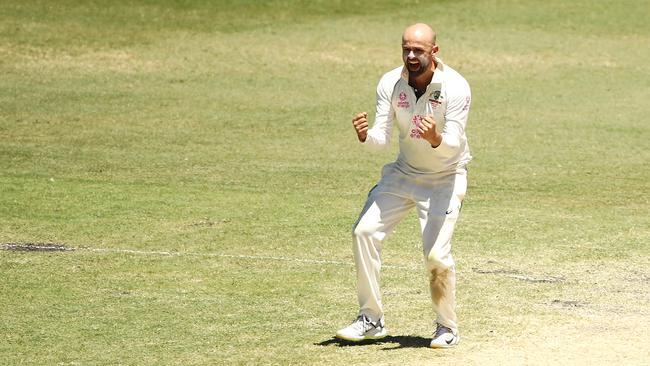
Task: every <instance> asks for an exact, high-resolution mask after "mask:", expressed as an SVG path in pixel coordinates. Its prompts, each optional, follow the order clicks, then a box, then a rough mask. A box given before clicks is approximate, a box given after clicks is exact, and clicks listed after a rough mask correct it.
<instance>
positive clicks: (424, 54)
mask: <svg viewBox="0 0 650 366" xmlns="http://www.w3.org/2000/svg"><path fill="white" fill-rule="evenodd" d="M436 52H438V45H436V32H434V31H433V29H431V27H429V26H428V25H426V24H422V23H417V24H413V25H411V26H409V27H408V28H406V30H404V34H402V59H403V60H404V66H406V68H407V69H408V71H409V78H410V79H417V80H420V82H422V83H428V82H429V81H431V77H432V75H433V72H434V70H435V68H436V58H435V55H436Z"/></svg>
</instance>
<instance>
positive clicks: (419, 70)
mask: <svg viewBox="0 0 650 366" xmlns="http://www.w3.org/2000/svg"><path fill="white" fill-rule="evenodd" d="M416 60H417V61H418V62H417V63H409V60H406V62H405V64H406V69H407V70H408V72H409V76H410V77H418V76H420V75H422V74H424V73H425V72H426V71H427V70H428V69H429V65H431V62H432V60H429V59H428V58H427V57H418V58H416Z"/></svg>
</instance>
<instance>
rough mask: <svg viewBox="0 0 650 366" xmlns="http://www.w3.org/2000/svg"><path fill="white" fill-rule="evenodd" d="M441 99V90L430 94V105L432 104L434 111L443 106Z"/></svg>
mask: <svg viewBox="0 0 650 366" xmlns="http://www.w3.org/2000/svg"><path fill="white" fill-rule="evenodd" d="M440 99H441V98H440V90H434V91H432V92H431V94H429V104H431V108H432V109H436V108H438V106H439V105H440V104H442V102H441V101H440Z"/></svg>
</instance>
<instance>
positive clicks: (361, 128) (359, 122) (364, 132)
mask: <svg viewBox="0 0 650 366" xmlns="http://www.w3.org/2000/svg"><path fill="white" fill-rule="evenodd" d="M352 125H353V126H354V130H355V131H357V138H358V139H359V141H361V142H365V141H366V138H367V137H368V113H366V112H361V113H357V115H356V116H354V118H352Z"/></svg>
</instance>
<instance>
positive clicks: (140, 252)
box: [2, 244, 418, 269]
mask: <svg viewBox="0 0 650 366" xmlns="http://www.w3.org/2000/svg"><path fill="white" fill-rule="evenodd" d="M22 247H23V246H21V245H19V244H3V245H2V249H4V250H16V249H18V250H20V249H21V248H22ZM24 247H25V248H24V249H25V250H27V247H29V248H30V249H31V250H38V249H41V250H43V251H47V250H48V249H54V247H52V246H48V245H29V246H26V245H25V246H24ZM56 248H57V250H56V251H68V252H69V251H85V252H95V253H123V254H134V255H158V256H170V257H173V256H178V257H183V256H191V257H213V258H232V259H244V260H254V261H280V262H294V263H306V264H328V265H336V266H347V267H354V263H353V262H342V261H335V260H328V259H311V258H292V257H275V256H263V255H243V254H223V253H196V252H169V251H148V250H134V249H118V248H115V249H111V248H91V247H78V248H72V247H63V248H65V249H62V248H61V247H59V246H57V247H56ZM382 268H390V269H417V268H418V267H416V266H402V265H395V264H383V265H382Z"/></svg>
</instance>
